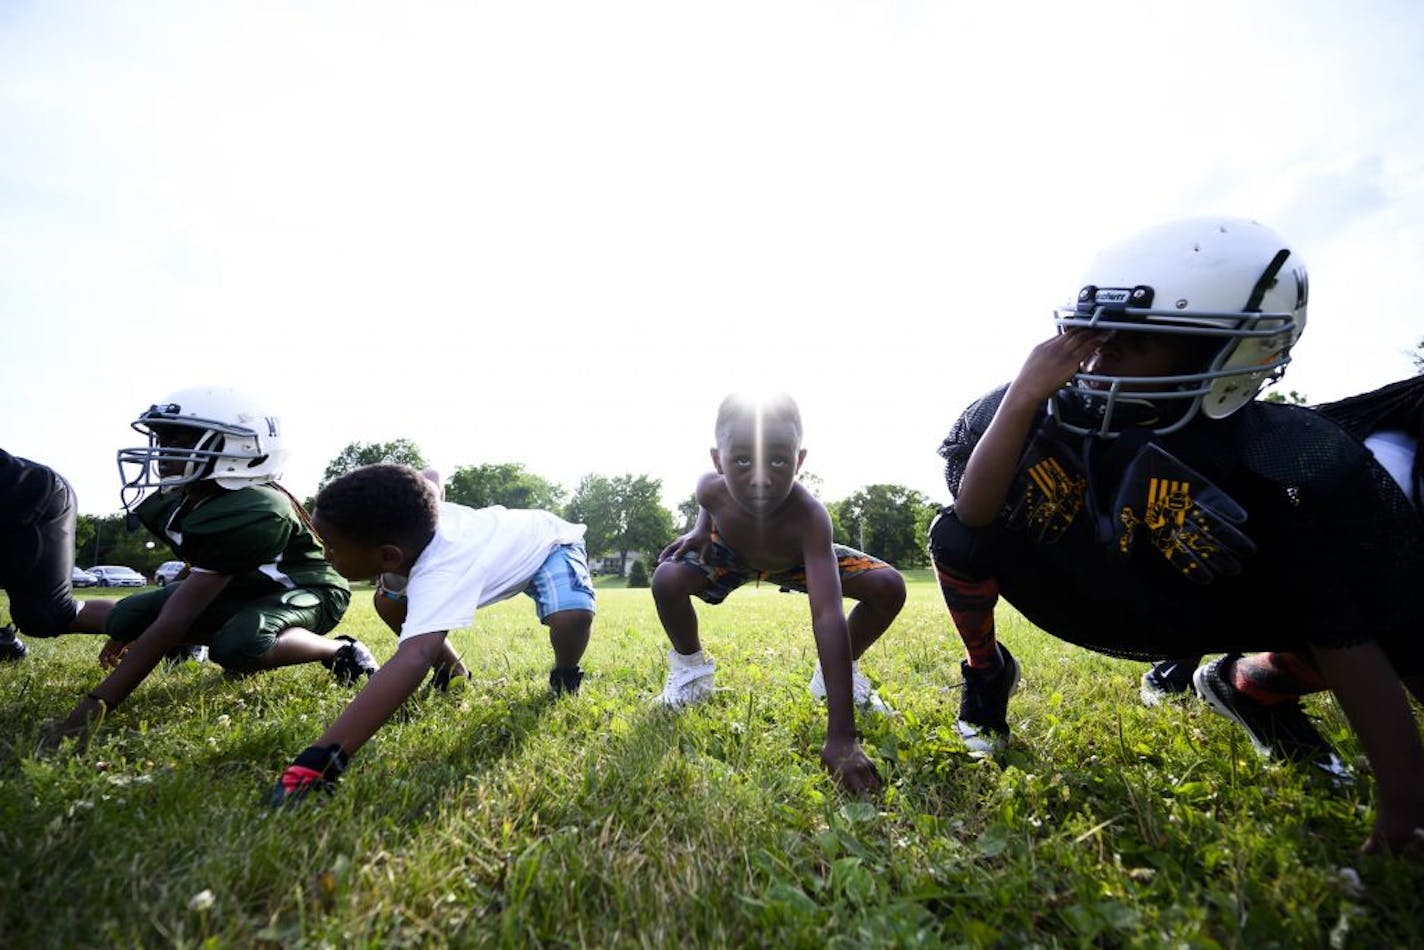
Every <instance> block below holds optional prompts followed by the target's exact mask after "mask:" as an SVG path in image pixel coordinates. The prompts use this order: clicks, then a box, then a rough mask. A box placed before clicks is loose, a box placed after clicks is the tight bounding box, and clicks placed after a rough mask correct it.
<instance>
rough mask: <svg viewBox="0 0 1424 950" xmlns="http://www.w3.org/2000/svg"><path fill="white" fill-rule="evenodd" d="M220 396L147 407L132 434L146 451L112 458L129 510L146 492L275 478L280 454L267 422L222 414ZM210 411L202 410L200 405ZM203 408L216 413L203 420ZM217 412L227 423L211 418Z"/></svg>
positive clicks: (197, 395)
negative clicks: (115, 460) (144, 440)
mask: <svg viewBox="0 0 1424 950" xmlns="http://www.w3.org/2000/svg"><path fill="white" fill-rule="evenodd" d="M231 395H232V394H230V393H227V392H224V391H208V390H199V391H191V392H190V391H185V392H184V393H180V394H176V395H175V396H174V397H173V399H172V400H171V401H169V402H166V403H161V404H157V405H154V406H150V407H149V409H148V411H146V412H144V413H143V414H142V415H141V416H139V418H138V419H137V420H135V421H134V422H133V424H132V425H133V429H134V430H135V431H136V432H139V433H140V434H142V435H144V436H146V437H147V439H148V444H147V445H146V446H141V447H136V448H129V449H121V450H120V451H119V453H118V464H119V477H120V479H121V480H122V482H123V487H122V489H121V492H120V496H121V499H122V501H123V503H124V507H125V508H132V507H133V506H134V505H135V504H137V503H138V502H139V501H140V500H141V499H142V497H143V495H144V494H145V493H147V492H148V491H149V490H151V489H155V488H156V489H158V490H159V491H171V490H173V489H175V488H179V487H182V486H185V485H190V484H193V483H195V482H200V481H203V480H205V479H207V480H212V481H216V482H217V483H218V484H219V485H221V486H222V487H224V488H229V489H236V488H243V487H246V486H247V485H253V484H264V483H267V482H271V481H273V480H275V479H276V478H277V475H278V471H277V470H278V467H279V466H280V464H281V461H282V459H283V456H284V453H283V452H282V450H281V447H280V437H279V436H280V432H279V427H278V424H277V420H276V418H275V417H273V416H264V415H261V414H260V413H253V412H247V411H243V412H237V413H234V412H227V411H225V410H224V407H223V406H222V405H221V404H222V403H223V402H227V401H231ZM205 402H206V403H215V404H216V405H213V406H209V407H204V403H205ZM204 408H213V409H215V410H217V411H214V412H212V413H211V414H208V413H206V412H203V411H202V410H203V409H204ZM219 412H221V414H223V415H226V416H231V417H232V418H215V416H217V415H218V414H219Z"/></svg>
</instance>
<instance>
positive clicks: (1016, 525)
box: [1004, 438, 1088, 544]
mask: <svg viewBox="0 0 1424 950" xmlns="http://www.w3.org/2000/svg"><path fill="white" fill-rule="evenodd" d="M1010 491H1011V492H1017V493H1018V494H1017V496H1015V495H1012V494H1011V495H1010V496H1009V500H1008V504H1007V505H1006V507H1007V508H1008V512H1009V514H1008V518H1007V519H1005V522H1004V524H1005V525H1006V526H1007V527H1008V528H1009V529H1011V530H1013V531H1021V530H1023V529H1025V528H1027V529H1028V532H1029V534H1030V535H1032V536H1033V539H1034V540H1035V541H1037V542H1039V543H1040V544H1052V543H1053V542H1054V541H1057V540H1058V539H1059V538H1060V537H1062V536H1063V532H1065V531H1067V530H1068V528H1069V526H1070V525H1072V524H1073V520H1074V519H1075V518H1077V517H1078V513H1079V512H1080V511H1082V510H1083V499H1084V497H1085V496H1086V495H1087V491H1088V479H1087V477H1086V476H1084V475H1083V469H1082V466H1081V465H1079V464H1078V461H1077V459H1075V458H1074V457H1073V456H1072V454H1071V453H1069V452H1067V451H1064V450H1063V446H1060V445H1057V444H1056V443H1052V442H1049V441H1047V440H1044V439H1040V438H1035V439H1034V440H1033V442H1031V443H1030V444H1029V447H1028V450H1027V451H1026V452H1025V453H1024V457H1023V460H1022V461H1021V462H1020V463H1019V473H1018V477H1017V478H1015V479H1014V484H1013V487H1012V488H1011V489H1010Z"/></svg>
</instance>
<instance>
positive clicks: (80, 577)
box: [69, 567, 99, 587]
mask: <svg viewBox="0 0 1424 950" xmlns="http://www.w3.org/2000/svg"><path fill="white" fill-rule="evenodd" d="M69 584H70V586H71V587H98V586H99V578H97V577H95V576H94V575H93V574H90V573H89V572H88V571H81V570H80V569H79V568H77V567H76V568H74V569H73V570H71V571H70V572H69Z"/></svg>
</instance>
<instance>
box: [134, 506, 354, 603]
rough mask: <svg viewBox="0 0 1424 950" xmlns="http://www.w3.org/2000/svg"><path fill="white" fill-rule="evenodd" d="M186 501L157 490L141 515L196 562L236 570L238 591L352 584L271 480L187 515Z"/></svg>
mask: <svg viewBox="0 0 1424 950" xmlns="http://www.w3.org/2000/svg"><path fill="white" fill-rule="evenodd" d="M183 498H184V495H183V493H182V492H177V491H170V492H163V493H161V494H156V495H150V496H149V497H148V498H146V499H144V501H143V503H142V504H140V505H139V506H138V508H137V510H136V514H137V515H138V518H139V521H141V522H142V523H143V526H144V527H146V528H147V529H148V530H149V531H151V532H153V533H154V534H155V535H157V536H158V537H160V538H163V539H164V540H165V541H167V542H168V545H169V547H171V548H172V549H173V551H174V553H175V554H177V555H178V556H179V557H181V558H183V560H185V561H187V562H188V563H189V564H190V565H192V566H193V567H195V568H200V569H202V570H205V571H211V572H213V573H216V574H228V575H231V576H232V578H233V580H232V588H233V589H234V590H235V591H243V590H251V591H252V592H254V593H265V592H269V591H272V590H274V589H281V588H291V587H341V588H345V587H346V581H345V579H344V578H342V576H341V575H340V574H338V573H336V571H335V569H334V568H332V566H331V565H330V564H329V563H327V560H326V558H325V556H324V555H323V554H322V550H321V545H320V543H318V542H317V539H316V535H314V534H313V533H312V531H311V529H310V528H308V527H307V525H306V523H305V522H304V521H303V520H302V519H301V517H300V516H299V515H298V514H297V511H296V509H295V508H294V507H293V505H292V502H291V500H290V499H289V498H288V497H287V496H286V495H284V494H283V493H282V492H280V491H278V490H277V489H275V488H272V487H271V486H270V485H253V486H250V487H248V488H240V489H238V490H236V491H227V490H224V491H223V492H222V493H221V494H219V495H216V496H214V497H212V498H209V499H207V500H206V501H203V502H200V503H199V504H198V505H197V507H195V508H192V509H189V510H186V511H183V512H181V513H180V512H179V507H180V506H181V505H182V503H183Z"/></svg>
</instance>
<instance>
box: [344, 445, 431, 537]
mask: <svg viewBox="0 0 1424 950" xmlns="http://www.w3.org/2000/svg"><path fill="white" fill-rule="evenodd" d="M316 517H317V518H320V519H321V521H322V523H324V524H326V525H328V526H329V527H331V528H334V529H335V530H336V531H339V532H341V534H343V535H345V536H346V537H348V538H350V539H351V540H353V541H360V542H363V543H367V544H396V545H400V546H401V547H409V546H415V545H423V544H424V543H425V542H427V541H429V540H430V538H431V536H432V535H434V534H435V524H436V522H437V521H439V519H440V502H439V499H437V498H436V497H435V489H434V486H432V485H431V484H430V482H429V480H427V479H426V478H425V476H424V475H421V474H420V473H419V472H417V471H416V470H415V469H413V468H411V467H410V466H409V465H397V464H395V463H393V462H379V463H377V464H375V465H363V466H361V467H360V468H358V469H355V470H353V471H350V472H347V473H346V474H345V475H342V476H341V477H340V478H337V479H335V480H333V481H331V482H329V483H328V484H327V485H326V486H324V487H323V488H322V489H321V491H319V492H317V495H316Z"/></svg>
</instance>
